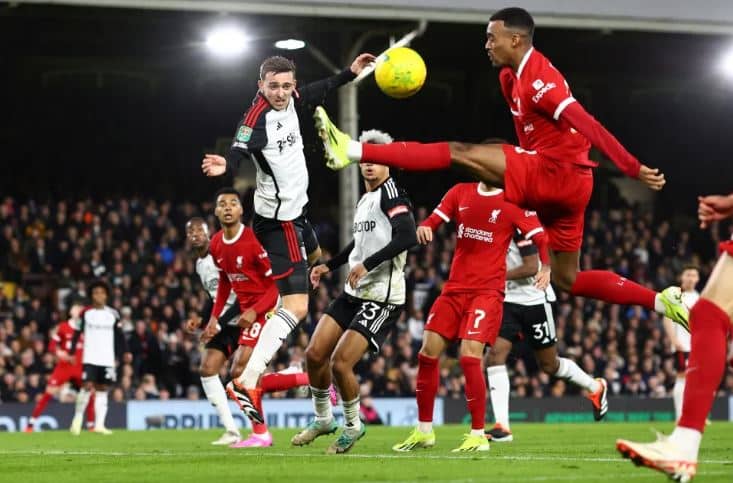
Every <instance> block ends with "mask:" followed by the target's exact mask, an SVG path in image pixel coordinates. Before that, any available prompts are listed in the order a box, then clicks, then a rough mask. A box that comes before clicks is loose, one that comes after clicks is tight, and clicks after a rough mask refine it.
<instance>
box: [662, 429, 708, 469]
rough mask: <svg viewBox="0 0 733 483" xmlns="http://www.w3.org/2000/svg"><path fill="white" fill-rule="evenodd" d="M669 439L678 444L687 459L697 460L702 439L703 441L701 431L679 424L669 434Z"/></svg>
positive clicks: (682, 454)
mask: <svg viewBox="0 0 733 483" xmlns="http://www.w3.org/2000/svg"><path fill="white" fill-rule="evenodd" d="M669 441H670V442H672V443H674V445H675V446H677V448H678V449H679V450H680V452H681V456H682V458H684V460H685V461H690V462H697V452H698V450H699V449H700V441H702V433H701V432H700V431H697V430H695V429H692V428H682V427H680V426H677V427H676V428H674V431H672V434H670V435H669Z"/></svg>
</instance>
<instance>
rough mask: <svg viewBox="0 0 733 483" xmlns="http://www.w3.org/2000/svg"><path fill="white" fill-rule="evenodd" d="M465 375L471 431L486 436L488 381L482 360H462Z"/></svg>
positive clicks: (475, 358)
mask: <svg viewBox="0 0 733 483" xmlns="http://www.w3.org/2000/svg"><path fill="white" fill-rule="evenodd" d="M460 362H461V368H463V375H464V376H465V377H466V387H465V392H466V404H467V406H468V410H469V412H470V413H471V430H472V431H480V433H479V434H481V436H483V434H484V422H485V420H486V380H485V379H484V374H483V371H482V370H481V359H479V358H478V357H470V356H463V357H461V359H460Z"/></svg>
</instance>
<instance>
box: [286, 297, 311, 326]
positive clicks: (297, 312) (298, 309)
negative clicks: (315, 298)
mask: <svg viewBox="0 0 733 483" xmlns="http://www.w3.org/2000/svg"><path fill="white" fill-rule="evenodd" d="M302 299H303V300H299V299H298V300H288V301H287V302H286V303H285V304H283V306H284V308H285V309H287V310H288V312H290V313H292V314H293V316H295V318H296V319H297V320H299V321H300V320H303V319H305V317H306V315H308V298H307V297H302Z"/></svg>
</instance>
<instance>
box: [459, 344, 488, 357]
mask: <svg viewBox="0 0 733 483" xmlns="http://www.w3.org/2000/svg"><path fill="white" fill-rule="evenodd" d="M484 347H486V344H484V343H483V342H480V341H476V340H470V339H463V340H461V345H460V347H459V348H458V352H459V354H460V355H461V357H476V358H478V359H482V358H483V355H484Z"/></svg>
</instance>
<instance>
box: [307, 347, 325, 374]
mask: <svg viewBox="0 0 733 483" xmlns="http://www.w3.org/2000/svg"><path fill="white" fill-rule="evenodd" d="M305 361H306V364H308V367H309V368H311V369H313V368H316V367H323V365H324V364H325V363H326V361H327V355H326V353H325V352H324V351H323V350H322V349H321V348H319V347H317V346H312V345H309V346H308V347H306V349H305Z"/></svg>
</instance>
